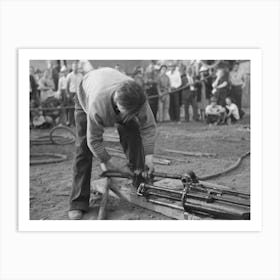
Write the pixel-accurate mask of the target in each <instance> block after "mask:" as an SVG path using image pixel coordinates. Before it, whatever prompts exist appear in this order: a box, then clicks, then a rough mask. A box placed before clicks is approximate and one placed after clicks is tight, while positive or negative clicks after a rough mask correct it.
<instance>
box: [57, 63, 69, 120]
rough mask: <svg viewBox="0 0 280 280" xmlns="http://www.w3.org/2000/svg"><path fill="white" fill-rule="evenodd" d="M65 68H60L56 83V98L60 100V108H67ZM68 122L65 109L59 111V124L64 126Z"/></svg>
mask: <svg viewBox="0 0 280 280" xmlns="http://www.w3.org/2000/svg"><path fill="white" fill-rule="evenodd" d="M66 90H67V68H66V67H65V66H62V67H61V70H60V78H59V81H58V96H59V99H60V100H61V106H62V107H65V106H67V93H66ZM67 122H68V120H67V114H66V109H61V114H60V123H62V124H66V123H67Z"/></svg>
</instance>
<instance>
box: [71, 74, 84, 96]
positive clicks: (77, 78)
mask: <svg viewBox="0 0 280 280" xmlns="http://www.w3.org/2000/svg"><path fill="white" fill-rule="evenodd" d="M81 79H82V75H81V74H80V73H77V74H75V73H74V72H71V73H69V74H68V75H67V83H69V91H70V92H73V93H76V92H77V91H78V87H79V84H80V82H81Z"/></svg>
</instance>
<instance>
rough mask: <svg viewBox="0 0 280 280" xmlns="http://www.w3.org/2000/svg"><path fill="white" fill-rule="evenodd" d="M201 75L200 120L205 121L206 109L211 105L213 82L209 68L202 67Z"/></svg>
mask: <svg viewBox="0 0 280 280" xmlns="http://www.w3.org/2000/svg"><path fill="white" fill-rule="evenodd" d="M199 74H200V100H199V102H198V104H197V105H198V109H199V111H200V119H201V120H202V121H203V120H205V108H206V106H207V105H208V104H209V99H210V96H211V92H212V81H211V77H210V76H209V71H208V68H207V67H205V66H202V67H201V68H200V70H199Z"/></svg>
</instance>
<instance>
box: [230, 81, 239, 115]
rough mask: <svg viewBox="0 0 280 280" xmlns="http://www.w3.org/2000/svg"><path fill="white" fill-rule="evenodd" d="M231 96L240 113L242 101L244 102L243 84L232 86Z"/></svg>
mask: <svg viewBox="0 0 280 280" xmlns="http://www.w3.org/2000/svg"><path fill="white" fill-rule="evenodd" d="M230 96H231V98H232V102H233V103H235V104H236V105H237V107H238V110H239V113H240V112H241V106H242V104H241V102H242V87H241V86H232V87H231V91H230Z"/></svg>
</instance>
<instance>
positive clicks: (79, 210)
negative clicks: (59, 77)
mask: <svg viewBox="0 0 280 280" xmlns="http://www.w3.org/2000/svg"><path fill="white" fill-rule="evenodd" d="M79 69H80V71H81V72H82V73H83V75H84V76H83V79H82V81H81V84H80V87H79V91H78V94H77V100H76V104H75V106H76V107H75V121H76V134H77V140H76V155H75V160H74V167H73V173H74V174H73V186H72V193H71V197H70V210H69V212H68V216H69V218H70V219H75V220H77V219H81V218H82V216H83V214H84V212H86V211H87V210H88V207H89V198H90V179H91V168H92V156H93V155H94V156H95V157H96V158H97V159H98V160H99V162H100V166H101V169H102V170H103V171H106V170H114V171H121V172H135V173H137V174H140V175H139V176H137V177H136V179H135V180H134V185H135V187H137V186H138V185H139V184H140V182H141V181H142V177H141V171H143V170H144V169H145V166H146V167H148V169H149V171H150V172H151V171H152V170H153V153H154V144H155V136H156V125H155V119H154V116H153V113H152V111H151V108H150V106H149V103H148V101H147V98H146V95H145V94H144V92H143V90H142V88H141V87H140V86H139V85H138V84H137V83H136V82H135V81H134V80H133V79H131V78H129V77H127V76H126V75H124V74H122V73H120V72H119V71H117V70H115V69H111V68H101V69H97V70H93V68H92V67H91V65H90V63H89V62H88V61H80V62H79ZM114 125H116V126H117V129H118V133H119V135H120V143H121V145H122V147H123V150H124V153H125V154H126V157H127V159H128V164H127V165H126V166H123V167H121V166H120V165H119V160H116V159H114V158H111V156H110V155H109V154H108V153H107V151H106V149H105V146H104V143H103V133H104V128H105V127H112V126H114Z"/></svg>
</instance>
